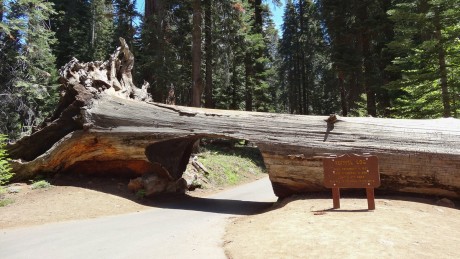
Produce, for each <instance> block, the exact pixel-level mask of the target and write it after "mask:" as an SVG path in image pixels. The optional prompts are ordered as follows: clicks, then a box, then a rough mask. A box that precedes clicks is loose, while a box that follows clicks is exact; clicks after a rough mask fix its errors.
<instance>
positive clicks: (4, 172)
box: [0, 134, 14, 186]
mask: <svg viewBox="0 0 460 259" xmlns="http://www.w3.org/2000/svg"><path fill="white" fill-rule="evenodd" d="M5 142H6V136H5V135H1V134H0V186H1V185H4V184H6V183H8V181H9V180H10V179H11V177H13V175H14V173H13V172H12V171H11V167H10V164H9V162H8V160H9V159H8V154H7V152H6V150H5V145H6V143H5Z"/></svg>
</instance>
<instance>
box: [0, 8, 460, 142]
mask: <svg viewBox="0 0 460 259" xmlns="http://www.w3.org/2000/svg"><path fill="white" fill-rule="evenodd" d="M139 1H141V0H137V3H136V0H48V1H47V0H0V21H1V23H0V104H1V110H0V134H5V135H7V136H8V139H9V141H14V140H16V139H18V138H19V137H21V136H23V135H26V134H29V133H30V132H31V131H32V130H33V128H34V127H36V126H37V125H39V124H41V123H43V122H44V120H45V118H46V117H47V116H49V115H50V114H51V113H52V112H53V108H54V107H55V105H56V102H57V101H58V99H59V92H60V91H59V87H60V84H59V83H58V77H59V72H58V70H59V68H60V67H61V66H63V65H64V64H65V63H67V62H68V61H70V60H71V59H72V58H73V57H75V58H77V59H78V60H80V61H85V62H88V61H95V60H107V59H108V57H109V54H110V53H112V52H113V51H114V49H115V47H116V46H118V45H119V41H118V39H119V37H123V38H124V39H126V41H127V43H128V45H129V46H130V48H131V50H132V51H133V53H134V55H135V57H136V63H135V68H134V77H135V81H136V85H138V86H141V85H142V84H144V83H148V84H150V90H149V91H150V93H151V94H152V96H153V99H154V100H155V101H157V102H168V103H173V104H178V105H192V106H197V107H199V106H203V107H207V108H218V109H235V110H246V111H263V112H278V113H292V114H311V115H325V114H330V113H338V114H340V115H342V116H374V117H390V118H438V117H456V118H458V117H459V115H458V113H459V111H460V104H459V102H460V95H459V94H460V73H459V71H460V0H393V1H391V0H346V1H335V0H316V1H310V0H297V1H293V0H287V1H283V3H284V5H283V7H282V8H283V12H284V15H283V24H282V25H281V31H280V32H279V31H278V30H277V26H276V25H275V23H274V22H273V16H272V13H271V11H270V6H273V5H275V6H281V5H280V3H281V1H280V0H265V1H262V0H229V1H217V0H188V1H187V0H145V2H144V1H142V3H139ZM139 5H142V6H143V8H141V9H139V8H136V7H138V6H139ZM279 8H281V7H279ZM138 10H143V11H142V12H139V11H138Z"/></svg>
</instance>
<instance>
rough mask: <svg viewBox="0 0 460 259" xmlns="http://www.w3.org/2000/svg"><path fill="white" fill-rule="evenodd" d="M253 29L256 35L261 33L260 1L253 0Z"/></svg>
mask: <svg viewBox="0 0 460 259" xmlns="http://www.w3.org/2000/svg"><path fill="white" fill-rule="evenodd" d="M254 17H255V19H254V20H255V21H254V27H255V32H256V33H262V26H263V19H262V0H254Z"/></svg>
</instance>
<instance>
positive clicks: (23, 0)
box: [0, 0, 57, 139]
mask: <svg viewBox="0 0 460 259" xmlns="http://www.w3.org/2000/svg"><path fill="white" fill-rule="evenodd" d="M9 7H10V9H9V12H8V17H7V21H6V22H4V23H3V26H2V27H5V28H9V29H8V33H5V34H4V35H2V36H4V37H2V39H1V40H2V43H1V45H2V46H3V47H5V49H4V50H5V51H4V52H3V51H2V53H4V54H6V55H5V56H2V58H5V60H4V61H5V62H6V63H5V64H4V66H5V67H6V68H7V71H6V74H7V75H6V76H7V77H8V79H9V80H8V81H6V82H4V84H3V85H2V87H1V90H2V93H1V94H0V95H1V96H2V97H3V98H2V100H1V101H2V106H3V107H4V109H3V112H4V113H3V114H2V117H3V115H6V116H7V117H6V118H2V120H1V121H2V133H7V134H8V135H9V136H10V138H12V139H14V138H17V137H18V134H19V133H21V132H30V130H31V129H32V127H33V126H35V125H37V124H38V123H40V122H42V121H43V119H44V118H45V117H46V116H47V115H48V114H49V113H50V112H51V111H52V109H53V107H54V103H55V102H56V100H57V96H56V95H57V91H56V85H53V84H52V82H53V81H54V80H55V79H56V72H55V64H54V63H55V57H54V55H53V54H52V52H51V44H53V43H54V42H55V39H54V33H53V32H52V31H51V30H50V28H49V25H48V23H47V22H48V20H49V17H50V15H51V14H52V13H53V12H54V11H53V8H52V4H51V3H49V2H46V1H43V0H16V1H11V2H10V3H9ZM2 72H4V71H2ZM2 74H3V73H2ZM8 74H9V75H8ZM3 76H5V75H3ZM11 114H17V116H11Z"/></svg>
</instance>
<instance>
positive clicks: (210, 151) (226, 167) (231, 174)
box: [199, 142, 266, 185]
mask: <svg viewBox="0 0 460 259" xmlns="http://www.w3.org/2000/svg"><path fill="white" fill-rule="evenodd" d="M227 143H228V144H231V142H225V145H216V144H208V145H204V146H203V149H204V151H203V152H201V153H200V154H199V158H200V159H199V161H200V162H202V163H203V165H204V166H205V167H206V168H207V169H208V170H209V175H208V176H207V177H208V178H209V179H210V180H211V181H213V182H215V183H216V184H217V185H227V184H230V185H234V184H237V183H239V182H241V181H242V180H243V176H244V175H245V174H253V175H256V174H262V173H265V170H266V169H265V165H264V162H263V158H262V155H261V154H260V152H259V150H258V149H257V148H255V147H248V146H243V145H238V144H236V145H231V146H229V145H227Z"/></svg>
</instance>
